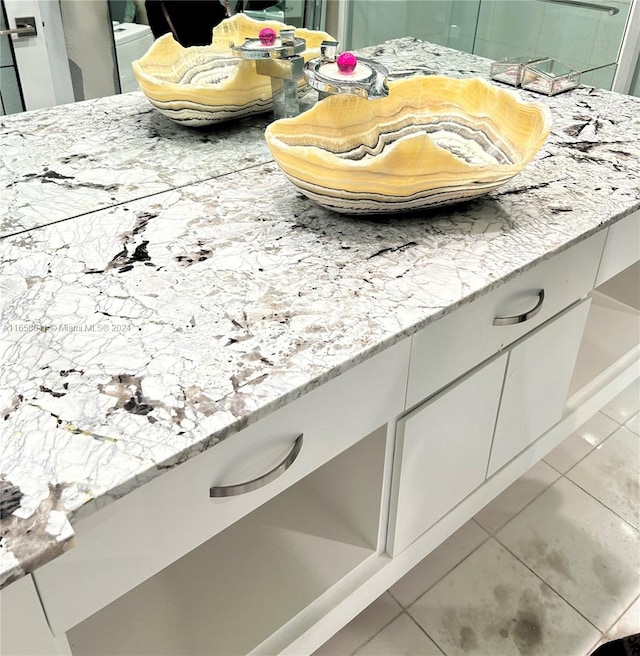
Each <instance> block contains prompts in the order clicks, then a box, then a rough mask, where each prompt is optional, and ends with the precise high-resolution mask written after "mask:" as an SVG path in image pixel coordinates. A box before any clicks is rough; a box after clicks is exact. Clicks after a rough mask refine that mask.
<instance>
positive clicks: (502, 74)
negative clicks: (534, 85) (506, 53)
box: [490, 57, 546, 87]
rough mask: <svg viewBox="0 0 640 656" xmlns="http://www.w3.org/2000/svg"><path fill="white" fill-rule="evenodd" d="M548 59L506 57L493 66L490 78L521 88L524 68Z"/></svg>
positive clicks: (495, 62)
mask: <svg viewBox="0 0 640 656" xmlns="http://www.w3.org/2000/svg"><path fill="white" fill-rule="evenodd" d="M543 59H546V58H545V57H535V58H531V57H505V58H504V59H500V60H499V61H494V62H493V63H492V64H491V71H490V76H491V79H492V80H497V81H498V82H504V83H505V84H511V85H512V86H514V87H517V86H520V83H521V82H522V75H523V73H524V67H525V66H526V65H527V64H533V63H534V62H538V61H541V60H543Z"/></svg>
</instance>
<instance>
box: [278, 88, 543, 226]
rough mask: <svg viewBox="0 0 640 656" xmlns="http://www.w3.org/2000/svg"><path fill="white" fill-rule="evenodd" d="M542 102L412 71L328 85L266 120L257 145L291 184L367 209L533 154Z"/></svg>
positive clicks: (450, 185)
mask: <svg viewBox="0 0 640 656" xmlns="http://www.w3.org/2000/svg"><path fill="white" fill-rule="evenodd" d="M550 128H551V119H550V113H549V110H548V109H547V108H546V107H545V106H544V105H541V104H538V103H532V102H524V101H523V100H521V99H520V97H519V96H518V95H517V93H516V92H514V91H510V90H504V89H499V88H498V87H497V86H494V85H492V84H490V83H488V82H485V81H484V80H481V79H478V78H472V79H464V80H460V79H453V78H448V77H444V76H416V77H413V78H408V79H403V80H398V81H392V82H390V83H389V96H388V97H386V98H379V99H375V100H366V99H364V98H359V97H356V96H346V95H345V96H340V95H334V96H329V97H327V98H325V99H324V100H322V101H320V102H318V103H317V104H316V105H315V106H314V107H313V108H312V109H311V110H309V111H307V112H305V113H304V114H300V115H299V116H296V117H295V118H287V119H281V120H279V121H275V122H274V123H272V124H271V125H269V127H268V128H267V130H266V133H265V137H266V141H267V145H268V146H269V149H270V150H271V153H272V154H273V157H274V159H275V161H276V162H277V164H278V166H279V167H280V168H281V169H282V170H283V171H284V173H285V174H286V176H287V177H288V178H289V180H290V181H291V182H292V183H293V184H294V185H295V186H296V187H298V189H299V190H300V191H301V192H302V193H303V194H305V195H306V196H308V197H309V198H311V199H312V200H314V201H315V202H317V203H318V204H319V205H322V206H324V207H327V208H329V209H331V210H335V211H336V212H343V213H347V214H374V213H383V212H398V211H411V210H415V209H420V208H425V207H431V206H439V205H448V204H452V203H456V202H460V201H464V200H468V199H471V198H476V197H478V196H482V195H483V194H486V193H487V192H489V191H491V190H493V189H495V188H496V187H499V186H500V185H501V184H503V183H504V182H506V181H507V180H509V179H510V178H513V177H514V176H515V175H517V174H518V173H519V172H520V171H522V169H523V168H524V167H525V166H526V165H527V164H528V163H529V162H531V160H532V159H533V158H534V157H535V155H536V153H537V152H538V150H539V149H540V147H541V146H542V144H543V143H544V141H545V139H546V138H547V136H548V134H549V130H550Z"/></svg>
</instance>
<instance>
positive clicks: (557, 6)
mask: <svg viewBox="0 0 640 656" xmlns="http://www.w3.org/2000/svg"><path fill="white" fill-rule="evenodd" d="M631 4H632V0H349V2H348V5H347V6H348V12H349V13H348V21H347V28H346V37H347V38H346V44H345V47H346V48H354V49H355V48H361V47H364V46H368V45H373V44H376V43H381V42H382V41H385V40H386V39H393V38H397V37H402V36H414V37H417V38H419V39H424V40H426V41H431V42H432V43H438V44H440V45H444V46H449V47H451V48H455V49H456V50H462V51H463V52H471V53H474V54H477V55H481V56H483V57H487V58H489V59H501V58H503V57H517V56H531V57H533V56H540V57H542V56H548V57H553V58H555V59H558V60H560V61H561V62H563V63H565V64H567V65H569V66H571V67H572V68H575V69H577V70H580V71H588V70H591V69H597V70H593V71H592V72H589V73H585V74H584V75H583V76H582V79H581V82H583V83H584V84H592V85H594V86H598V87H602V88H606V89H610V88H611V84H612V82H613V77H614V75H615V71H616V64H617V62H618V56H619V51H620V45H621V42H622V38H623V35H624V32H625V26H626V24H627V18H628V16H629V10H630V7H631Z"/></svg>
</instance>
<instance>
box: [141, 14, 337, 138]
mask: <svg viewBox="0 0 640 656" xmlns="http://www.w3.org/2000/svg"><path fill="white" fill-rule="evenodd" d="M265 27H270V28H272V29H274V30H275V31H276V32H279V31H280V30H281V29H283V28H286V27H287V26H286V25H285V24H284V23H280V22H279V21H258V20H254V19H253V18H250V17H248V16H246V15H245V14H236V15H235V16H232V17H231V18H228V19H225V20H223V21H222V22H221V23H220V24H219V25H217V26H216V27H215V28H214V29H213V34H212V42H211V45H208V46H191V47H189V48H184V47H183V46H181V45H180V44H179V43H178V42H177V41H176V40H175V39H174V38H173V35H171V34H165V35H163V36H161V37H160V38H159V39H157V40H156V41H155V42H154V43H153V45H152V46H151V47H150V48H149V50H148V51H147V53H146V54H145V55H144V56H143V57H142V58H141V59H138V60H136V61H134V62H133V72H134V75H135V77H136V80H137V81H138V85H139V86H140V89H141V90H142V92H143V93H144V94H145V96H146V97H147V99H148V100H149V102H150V103H151V104H152V105H153V106H154V107H156V108H157V109H158V110H159V111H160V112H162V114H164V115H165V116H167V117H168V118H170V119H172V120H173V121H176V122H178V123H181V124H184V125H190V126H204V125H212V124H214V123H220V122H222V121H227V120H230V119H235V118H241V117H243V116H250V115H252V114H260V113H263V112H266V111H269V110H270V109H272V107H273V104H272V99H271V94H272V91H271V79H270V78H269V77H267V76H265V75H258V74H257V73H256V66H255V62H254V61H248V60H243V59H241V58H239V57H238V56H236V55H234V53H233V52H232V50H231V47H230V45H231V43H235V44H236V45H242V44H243V43H244V41H245V39H246V38H256V39H257V38H258V35H259V33H260V30H261V29H263V28H265ZM296 37H301V38H303V39H305V40H306V42H307V49H306V50H305V52H304V53H303V54H302V56H303V57H304V59H305V60H309V59H312V58H313V57H317V56H319V54H320V44H321V43H322V41H324V40H327V39H329V40H331V39H332V37H331V36H330V35H329V34H327V33H326V32H319V31H313V30H304V29H296ZM300 84H301V85H302V84H304V80H301V82H300Z"/></svg>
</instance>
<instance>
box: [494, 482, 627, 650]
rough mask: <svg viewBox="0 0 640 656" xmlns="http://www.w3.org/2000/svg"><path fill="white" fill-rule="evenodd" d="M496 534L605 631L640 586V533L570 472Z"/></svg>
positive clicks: (513, 551)
mask: <svg viewBox="0 0 640 656" xmlns="http://www.w3.org/2000/svg"><path fill="white" fill-rule="evenodd" d="M496 538H497V539H498V540H499V541H500V542H501V543H502V544H503V545H505V546H506V547H507V548H508V549H509V550H510V551H511V552H512V553H514V554H515V555H516V556H517V557H518V558H519V559H520V560H522V562H524V563H525V564H526V565H527V566H528V567H530V568H531V569H532V570H533V572H535V573H536V574H537V575H538V576H539V577H540V578H542V579H543V580H544V581H546V582H547V583H548V584H549V585H550V586H551V587H552V588H553V589H554V590H556V591H557V592H558V593H559V594H560V595H562V597H563V598H564V599H566V600H567V601H568V602H569V603H570V604H571V605H572V606H573V607H574V608H576V609H577V610H578V611H580V613H582V615H584V616H585V617H586V618H587V619H588V620H590V621H591V622H592V623H593V624H594V625H595V626H597V627H598V628H599V629H600V630H601V631H606V630H607V629H608V628H609V627H610V626H611V624H612V623H613V622H614V621H615V620H616V619H617V618H618V617H619V616H620V615H621V614H622V612H623V611H624V610H625V609H626V608H627V607H628V606H629V604H630V603H631V602H632V601H633V600H634V599H635V598H636V596H637V594H638V590H639V589H640V533H639V532H638V531H637V530H636V529H634V528H633V527H631V526H630V525H629V524H628V523H627V522H625V521H624V520H623V519H621V518H620V517H618V516H617V515H615V514H614V513H613V512H611V511H610V510H608V509H607V508H605V507H604V506H603V505H602V504H601V503H600V502H599V501H596V500H595V499H594V498H593V497H591V496H590V495H588V494H587V493H586V492H585V491H584V490H582V489H580V488H579V487H578V486H576V485H575V484H573V483H572V482H571V481H568V480H566V479H565V478H561V479H559V480H558V481H556V482H555V483H554V484H553V485H552V486H551V487H550V488H549V489H547V490H546V491H545V492H544V493H543V494H542V495H540V496H539V497H538V498H537V499H536V500H535V501H534V502H533V503H532V504H530V505H529V506H527V507H526V508H525V509H524V510H523V511H522V512H521V513H520V514H519V515H518V516H517V517H515V518H514V519H513V520H511V521H510V522H509V523H508V524H507V525H506V526H505V527H504V528H503V529H501V530H500V531H499V532H498V533H497V534H496ZM576 651H577V650H576Z"/></svg>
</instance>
